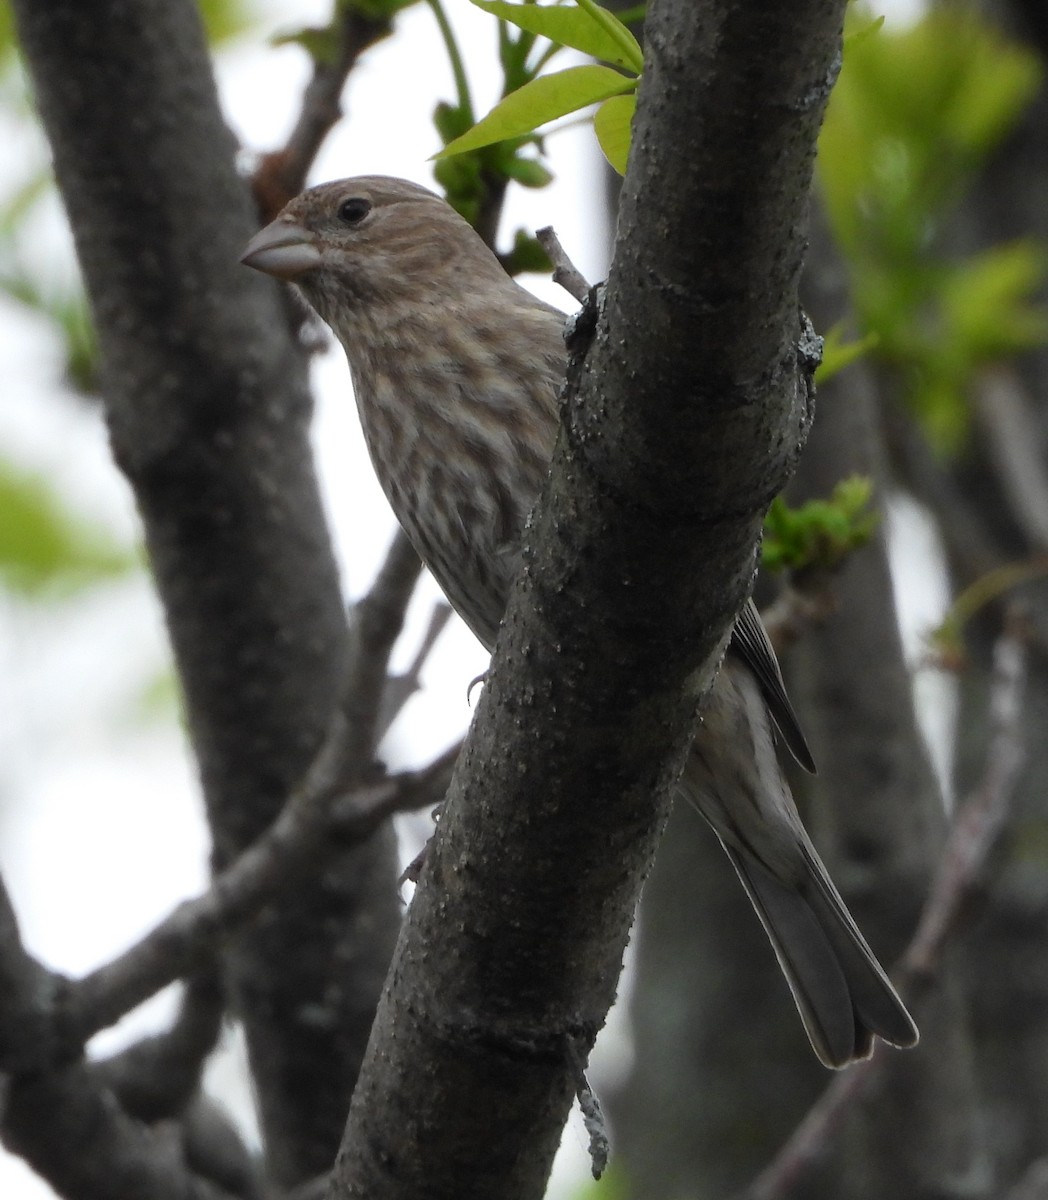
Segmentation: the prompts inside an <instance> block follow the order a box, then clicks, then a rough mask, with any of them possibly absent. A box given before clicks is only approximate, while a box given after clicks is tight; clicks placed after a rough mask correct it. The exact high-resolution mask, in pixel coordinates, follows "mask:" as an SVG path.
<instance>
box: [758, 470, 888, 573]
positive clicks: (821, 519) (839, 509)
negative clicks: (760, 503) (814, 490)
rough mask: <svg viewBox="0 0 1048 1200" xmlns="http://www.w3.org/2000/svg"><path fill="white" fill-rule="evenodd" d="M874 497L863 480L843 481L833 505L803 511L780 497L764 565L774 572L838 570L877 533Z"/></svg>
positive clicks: (770, 518)
mask: <svg viewBox="0 0 1048 1200" xmlns="http://www.w3.org/2000/svg"><path fill="white" fill-rule="evenodd" d="M872 496H873V485H872V483H871V482H870V480H869V479H868V478H866V477H865V476H862V475H853V476H851V477H850V478H848V479H842V480H841V481H840V483H838V484H837V486H836V487H835V488H834V489H833V491H832V492H831V494H830V496H829V497H828V498H827V499H825V500H808V501H807V502H806V503H804V504H802V505H800V506H799V507H797V508H791V507H790V506H789V505H788V504H787V503H786V501H785V500H783V498H782V497H781V496H776V498H775V499H774V500H773V501H772V503H771V507H770V508H769V509H768V515H767V516H766V517H765V519H764V542H763V544H762V546H761V561H762V562H763V564H764V565H765V566H766V567H768V568H769V569H770V570H773V571H781V570H784V569H789V570H793V571H798V570H801V569H803V568H807V567H814V568H820V569H823V570H833V569H834V568H836V567H837V566H839V565H840V563H841V562H842V561H843V559H844V558H845V557H846V556H847V555H848V554H849V553H851V551H852V550H855V549H857V548H858V547H859V546H862V545H865V543H866V542H868V541H869V540H870V538H871V537H872V535H873V531H874V530H875V529H876V528H877V520H878V517H877V514H876V513H875V512H873V511H872V510H871V509H870V507H869V505H870V501H871V499H872Z"/></svg>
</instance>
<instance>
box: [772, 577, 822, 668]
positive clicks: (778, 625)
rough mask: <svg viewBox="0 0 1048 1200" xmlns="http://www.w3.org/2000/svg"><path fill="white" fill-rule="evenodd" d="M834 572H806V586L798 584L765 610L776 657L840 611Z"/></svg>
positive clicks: (788, 588)
mask: <svg viewBox="0 0 1048 1200" xmlns="http://www.w3.org/2000/svg"><path fill="white" fill-rule="evenodd" d="M832 579H833V573H832V572H831V571H819V572H817V573H816V572H811V573H808V572H805V577H804V580H803V582H801V581H799V580H794V581H792V582H791V583H789V584H787V586H786V587H784V588H783V589H782V591H781V592H780V593H779V595H778V596H777V597H776V598H775V600H774V601H773V602H772V603H771V604H769V605H768V606H767V608H764V609H762V610H761V620H762V621H763V622H764V628H765V630H766V631H767V634H768V638H769V640H770V641H771V644H772V646H773V647H774V649H775V653H776V654H782V653H783V652H784V651H786V650H787V649H789V647H790V646H792V645H794V643H796V642H799V641H800V640H801V639H802V638H803V636H804V635H805V633H807V631H808V630H809V629H811V628H813V627H814V626H817V625H822V624H823V623H824V622H825V621H827V620H828V619H829V618H830V617H831V616H832V615H833V614H834V613H835V612H836V611H837V593H836V591H835V590H834V588H833V583H832Z"/></svg>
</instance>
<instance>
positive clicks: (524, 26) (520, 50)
mask: <svg viewBox="0 0 1048 1200" xmlns="http://www.w3.org/2000/svg"><path fill="white" fill-rule="evenodd" d="M471 2H472V3H473V4H475V5H476V6H477V7H478V8H482V9H483V10H484V11H485V12H488V13H490V14H491V15H492V16H495V17H497V18H498V20H499V45H500V55H501V58H502V64H503V70H504V73H505V87H504V90H503V98H502V99H501V100H500V101H499V103H498V104H497V105H496V106H495V107H494V108H493V109H492V110H491V112H490V113H488V115H487V116H486V117H484V118H483V119H482V120H480V121H477V122H474V121H473V119H472V112H469V113H468V114H467V113H466V112H464V111H462V112H460V114H459V115H460V117H461V118H463V123H462V128H460V129H455V130H448V131H447V132H450V133H453V136H451V137H448V136H447V135H446V133H445V130H444V129H442V130H441V133H442V135H444V136H445V146H444V149H443V150H442V151H440V153H439V154H438V155H437V156H436V157H437V158H438V160H441V161H448V160H451V159H452V157H453V156H460V155H464V154H469V153H476V152H478V151H481V150H485V149H489V148H491V147H495V146H498V145H506V144H509V145H516V146H520V145H523V144H526V143H528V142H534V141H536V140H537V137H536V131H537V130H538V129H540V128H541V127H542V126H544V125H547V124H549V122H550V121H555V120H558V119H559V118H561V117H565V116H569V115H570V114H572V113H575V112H579V111H580V110H581V109H584V108H588V107H589V106H590V105H592V104H600V108H598V110H597V112H596V115H595V117H594V129H595V131H596V133H597V139H598V141H599V142H600V145H601V149H602V150H603V151H604V154H605V156H606V157H607V159H608V161H609V162H610V163H611V165H612V166H613V167H614V168H615V169H616V170H617V171H618V172H619V173H620V174H622V173H624V172H625V169H626V156H627V152H628V150H629V132H630V122H631V121H632V119H633V113H634V109H635V107H636V90H637V84H638V83H639V81H640V75H641V72H642V70H643V66H644V55H643V51H642V50H641V47H640V44H639V43H638V41H637V39H636V38H635V37H634V36H633V34H632V33H630V31H629V29H628V27H627V25H626V23H625V22H624V21H623V20H622V19H621V18H620V17H618V16H615V15H614V14H613V13H611V12H609V11H608V10H607V9H605V8H601V7H600V5H598V4H596V3H594V0H575V3H573V4H550V5H542V4H528V3H525V4H512V3H508V2H507V0H471ZM625 15H626V17H627V19H637V18H638V17H639V16H640V12H637V13H629V14H625ZM511 28H512V29H516V30H517V31H518V32H517V33H516V34H512V33H511V32H510V29H511ZM566 48H570V49H573V50H577V51H579V52H581V53H582V54H585V55H587V56H589V57H590V58H595V59H597V60H598V62H597V63H588V64H584V65H580V66H574V67H567V68H565V69H564V70H561V71H554V72H552V73H551V74H541V72H542V70H543V68H544V67H545V66H546V64H547V63H548V62H549V61H550V59H551V58H552V57H553V56H554V55H555V54H557V53H558V52H559V51H560V50H563V49H566ZM605 64H607V65H605ZM467 115H468V116H469V118H470V119H469V121H468V122H466V121H465V119H464V118H465V117H466V116H467ZM511 177H513V176H511Z"/></svg>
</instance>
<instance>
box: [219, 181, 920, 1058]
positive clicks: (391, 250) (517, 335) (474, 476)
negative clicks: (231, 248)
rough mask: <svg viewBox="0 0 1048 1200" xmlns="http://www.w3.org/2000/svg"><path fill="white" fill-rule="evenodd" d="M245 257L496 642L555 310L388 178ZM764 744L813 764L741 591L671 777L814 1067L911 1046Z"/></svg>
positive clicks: (536, 455) (268, 235)
mask: <svg viewBox="0 0 1048 1200" xmlns="http://www.w3.org/2000/svg"><path fill="white" fill-rule="evenodd" d="M241 262H242V263H244V264H245V265H246V266H248V267H251V268H254V269H255V270H258V271H261V272H264V273H266V274H268V275H271V276H273V277H275V278H276V279H279V280H283V281H285V282H287V283H290V284H291V285H292V286H293V287H294V288H295V289H296V290H297V291H298V292H299V294H300V295H301V296H302V297H303V298H304V299H305V301H306V302H307V303H308V304H309V305H310V306H311V307H312V309H313V310H315V312H316V313H317V314H318V315H319V317H320V318H321V319H322V320H323V321H324V322H325V323H326V324H327V325H328V326H329V327H330V329H331V331H332V332H333V334H334V336H335V337H336V338H337V339H338V341H339V342H340V343H341V345H342V347H343V349H344V350H345V353H346V357H347V359H348V362H349V369H350V375H351V379H352V385H353V393H354V397H355V401H356V406H357V411H358V414H359V417H360V421H361V425H362V427H363V432H364V437H365V441H366V443H367V447H368V451H369V454H370V456H371V461H372V464H373V466H374V468H375V472H376V474H377V476H378V479H379V481H380V483H381V485H382V487H383V490H384V492H385V494H386V497H387V499H388V500H389V503H390V505H391V507H392V509H393V511H394V513H395V515H396V517H397V519H398V520H399V522H400V524H401V526H402V527H403V529H404V530H405V532H406V534H407V536H408V538H409V539H410V540H411V542H412V544H413V545H414V547H415V549H416V551H417V552H418V554H419V556H420V558H421V559H422V561H423V562H424V563H425V564H426V566H427V567H428V568H429V570H430V571H431V573H432V574H433V576H434V577H435V579H436V581H437V583H438V584H439V585H440V587H441V588H442V589H443V591H444V593H445V595H446V596H447V599H448V601H449V603H450V604H451V606H452V607H453V608H454V609H455V610H456V611H457V612H458V613H459V615H460V616H461V617H462V618H463V620H464V621H465V623H466V624H467V625H468V626H469V628H470V629H471V630H472V631H473V633H474V634H475V635H476V636H477V638H478V639H479V640H480V641H481V643H482V644H483V645H484V646H485V647H486V649H487V650H488V651H489V652H490V651H491V650H492V649H493V648H494V645H495V639H496V636H497V634H498V629H499V624H500V621H501V619H502V616H503V613H504V610H505V607H506V604H507V601H508V599H509V594H510V590H511V588H512V586H513V583H514V580H515V577H516V575H517V573H518V568H519V564H520V550H521V542H522V538H523V531H524V527H525V523H526V521H527V519H528V515H529V513H530V511H531V508H532V507H533V505H534V504H535V501H536V500H537V498H538V495H539V492H540V490H541V488H542V485H543V482H544V480H545V477H546V474H547V472H548V468H549V464H550V460H551V458H552V453H553V445H554V440H555V437H556V433H557V428H558V421H559V411H558V392H559V389H560V387H561V385H562V383H563V380H564V376H565V369H566V362H567V351H566V349H565V343H564V339H563V334H562V331H563V328H564V320H565V318H564V314H563V313H562V312H561V311H560V310H559V309H556V308H554V307H553V306H551V305H549V304H546V303H544V302H543V301H541V300H539V299H537V298H536V297H535V296H533V295H532V294H531V293H530V292H528V291H527V290H526V289H525V288H523V287H522V286H520V285H519V284H518V283H517V282H516V281H515V280H514V279H512V278H511V277H510V276H509V275H508V274H507V273H506V272H505V270H504V269H503V267H502V265H501V264H500V262H499V261H498V258H497V257H496V256H495V254H494V253H493V252H492V251H491V249H489V247H488V246H487V245H486V244H485V242H484V241H483V240H482V239H481V238H480V236H479V235H478V234H477V233H476V232H475V231H474V230H473V228H472V227H471V226H470V225H469V223H468V222H467V221H465V220H464V219H463V218H462V217H461V216H460V215H459V214H458V213H457V212H456V211H455V210H454V208H452V207H451V205H449V204H448V203H447V202H446V201H445V200H443V199H442V198H441V197H439V196H437V195H436V194H434V193H433V192H431V191H429V190H428V189H427V188H424V187H422V186H421V185H419V184H416V183H412V182H409V181H407V180H403V179H395V178H390V177H386V176H381V175H366V176H359V177H357V178H351V179H343V180H337V181H335V182H331V183H325V184H320V185H319V186H316V187H312V188H310V189H308V190H307V191H305V192H303V193H302V194H301V195H299V196H297V197H296V198H295V199H293V200H292V201H291V202H290V203H289V204H287V205H286V206H285V207H284V209H283V210H282V211H281V212H280V213H279V214H278V216H277V217H276V218H275V219H274V220H273V221H272V222H270V223H269V224H268V225H266V226H265V227H264V228H263V229H262V230H260V231H259V232H258V233H257V234H256V235H255V236H254V237H253V238H252V239H251V241H250V242H249V243H248V245H247V247H246V248H245V250H244V253H243V255H242V258H241ZM777 739H778V740H780V741H781V742H782V743H784V744H785V746H786V748H787V749H788V750H789V751H790V752H791V753H792V755H793V756H794V757H795V758H796V759H797V761H798V762H799V763H800V765H801V766H802V767H804V768H806V769H807V770H814V763H813V761H812V756H811V752H810V750H809V748H808V745H807V742H806V740H805V737H804V734H803V732H802V731H801V727H800V724H799V722H798V720H797V717H796V714H795V713H794V710H793V706H792V705H791V703H790V700H789V697H788V696H787V693H786V688H785V685H784V683H783V679H782V674H781V672H780V669H779V665H778V662H777V661H776V657H775V653H774V651H773V649H772V646H771V643H770V641H769V639H768V635H767V632H766V631H765V629H764V626H763V624H762V622H761V618H760V616H759V614H758V611H757V609H756V607H755V605H754V604H753V602H752V600H750V601H747V602H746V604H745V606H744V608H743V609H742V612H741V614H740V616H739V618H738V619H737V621H736V624H735V626H734V630H733V633H732V638H731V643H730V645H729V648H728V651H727V653H726V655H725V659H724V662H723V664H722V667H721V669H720V671H719V673H718V674H717V676H716V678H715V681H714V683H713V685H712V688H711V690H710V693H709V695H708V697H707V699H706V702H705V707H704V710H703V715H702V720H701V723H700V724H699V726H698V729H697V732H696V735H695V740H694V744H693V747H692V749H691V751H690V752H689V755H688V759H687V764H686V766H685V769H684V773H683V776H682V778H681V781H680V785H679V786H680V788H681V791H682V792H683V794H684V796H685V797H686V798H687V799H688V800H689V801H690V802H691V803H692V804H693V805H694V806H695V807H696V808H697V809H698V810H699V812H700V813H701V814H702V816H703V817H704V818H705V819H706V821H707V822H708V823H709V825H710V826H711V827H712V828H713V830H714V832H715V833H716V835H717V837H718V838H719V839H720V841H721V844H722V845H723V847H724V850H725V851H726V852H727V855H728V858H729V859H730V860H731V863H732V865H733V866H734V868H735V871H736V873H737V875H738V877H739V880H740V881H741V883H742V886H743V888H744V889H745V891H746V894H747V895H748V896H749V899H750V901H751V902H752V904H753V907H754V909H755V911H756V913H757V916H758V917H759V919H760V921H761V923H762V925H763V926H764V929H765V930H766V932H767V934H768V937H769V939H770V941H771V944H772V948H773V949H774V952H775V955H776V957H777V959H778V962H779V966H780V967H781V969H782V972H783V974H784V975H785V978H786V982H787V983H788V985H789V988H790V991H791V992H792V995H793V999H794V1001H795V1003H796V1005H797V1009H798V1012H799V1014H800V1017H801V1021H802V1023H803V1026H804V1029H805V1031H806V1033H807V1035H808V1038H809V1040H810V1042H811V1045H812V1048H813V1049H814V1051H815V1053H816V1055H817V1056H818V1058H819V1059H820V1060H821V1062H822V1063H824V1064H825V1065H826V1066H828V1067H832V1068H839V1067H843V1066H846V1065H847V1064H849V1063H851V1062H854V1061H856V1060H859V1059H863V1058H867V1057H869V1055H870V1054H871V1053H872V1050H873V1045H874V1040H875V1038H880V1039H882V1040H883V1041H885V1042H887V1043H889V1044H891V1045H893V1046H898V1047H909V1046H913V1045H915V1044H916V1043H917V1040H918V1031H917V1028H916V1026H915V1024H914V1022H913V1019H912V1018H911V1016H910V1014H909V1012H908V1011H907V1009H906V1006H905V1005H904V1004H903V1002H902V1000H901V999H900V998H899V996H898V994H897V992H896V990H895V988H894V987H893V986H892V984H891V982H890V980H889V979H888V976H887V974H886V973H885V972H884V970H883V968H882V967H881V966H880V964H879V963H878V961H877V958H876V957H875V955H874V953H873V951H872V950H871V949H870V947H869V945H868V944H867V942H866V940H865V939H864V937H863V935H862V933H861V932H860V931H859V928H858V926H857V925H856V923H855V921H854V920H853V918H852V916H851V914H850V913H849V912H848V909H847V907H846V905H845V903H844V901H843V900H842V898H841V896H840V893H839V892H838V891H837V888H836V887H835V886H834V884H833V882H832V880H831V879H830V876H829V874H828V872H827V870H826V868H825V866H824V865H823V863H822V860H821V859H820V858H819V855H818V853H817V851H816V849H815V847H814V845H813V844H812V841H811V839H810V838H809V836H808V834H807V832H806V831H805V829H804V826H803V824H802V822H801V818H800V816H799V814H798V812H797V807H796V804H795V803H794V800H793V797H792V795H791V792H790V789H789V786H788V785H787V783H786V780H785V777H784V774H783V770H782V767H781V764H780V761H779V752H778V749H777Z"/></svg>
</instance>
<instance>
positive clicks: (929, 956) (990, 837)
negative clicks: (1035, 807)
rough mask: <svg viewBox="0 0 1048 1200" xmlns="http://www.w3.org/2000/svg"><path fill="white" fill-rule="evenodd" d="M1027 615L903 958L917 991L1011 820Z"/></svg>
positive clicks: (1006, 643)
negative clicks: (981, 759)
mask: <svg viewBox="0 0 1048 1200" xmlns="http://www.w3.org/2000/svg"><path fill="white" fill-rule="evenodd" d="M1026 625H1027V621H1026V619H1025V616H1024V615H1022V614H1020V613H1018V612H1017V611H1016V610H1015V609H1013V610H1012V611H1011V612H1010V613H1009V614H1008V616H1007V625H1006V628H1005V631H1004V633H1003V634H1002V635H1001V636H1000V637H999V638H998V639H997V642H996V644H995V645H994V651H993V675H992V678H991V682H990V702H989V707H990V712H989V723H990V742H989V749H988V752H987V762H986V768H985V770H984V773H983V778H982V782H981V783H980V784H979V787H978V789H977V790H976V791H975V793H974V794H973V795H972V796H971V797H970V798H969V799H968V800H967V802H966V803H965V804H964V805H963V806H962V807H961V809H960V810H959V811H958V813H957V814H956V816H955V818H954V821H953V824H952V827H951V830H950V835H949V837H948V838H947V841H946V846H945V848H944V849H943V853H942V856H941V857H940V860H939V868H938V870H937V871H936V873H935V877H934V879H933V880H932V886H931V890H930V892H929V894H928V899H927V900H926V901H925V904H924V908H923V910H922V912H921V918H920V920H919V922H918V924H917V930H916V932H915V933H914V935H913V939H912V940H911V942H910V944H909V946H908V947H907V949H906V951H905V953H904V954H903V956H902V960H901V963H900V970H901V974H902V982H903V983H904V985H907V984H908V985H909V987H910V988H914V987H917V986H919V985H921V984H922V983H923V984H926V983H928V982H930V981H931V979H932V978H933V977H934V975H935V972H936V971H937V969H938V966H939V958H940V955H941V954H942V950H943V947H944V946H945V945H946V943H947V941H948V939H949V937H950V935H951V934H952V933H953V932H954V930H955V929H956V927H957V924H958V920H959V917H960V914H961V911H962V909H963V907H964V901H965V900H966V899H967V897H968V895H969V893H970V892H971V891H972V889H973V887H974V886H975V885H976V883H977V882H978V881H979V878H980V876H981V874H982V871H983V868H984V866H985V864H986V861H987V858H988V856H989V853H990V850H991V849H992V848H993V846H994V845H995V843H996V841H997V838H998V836H999V835H1000V833H1001V830H1002V829H1003V828H1004V823H1005V821H1006V820H1007V817H1008V812H1009V808H1010V804H1011V798H1012V794H1013V793H1014V790H1015V784H1016V780H1017V778H1018V775H1019V769H1020V767H1021V766H1022V763H1023V760H1024V758H1025V753H1024V751H1023V746H1022V740H1021V717H1022V702H1023V692H1024V689H1025V685H1026V669H1027V647H1026Z"/></svg>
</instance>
